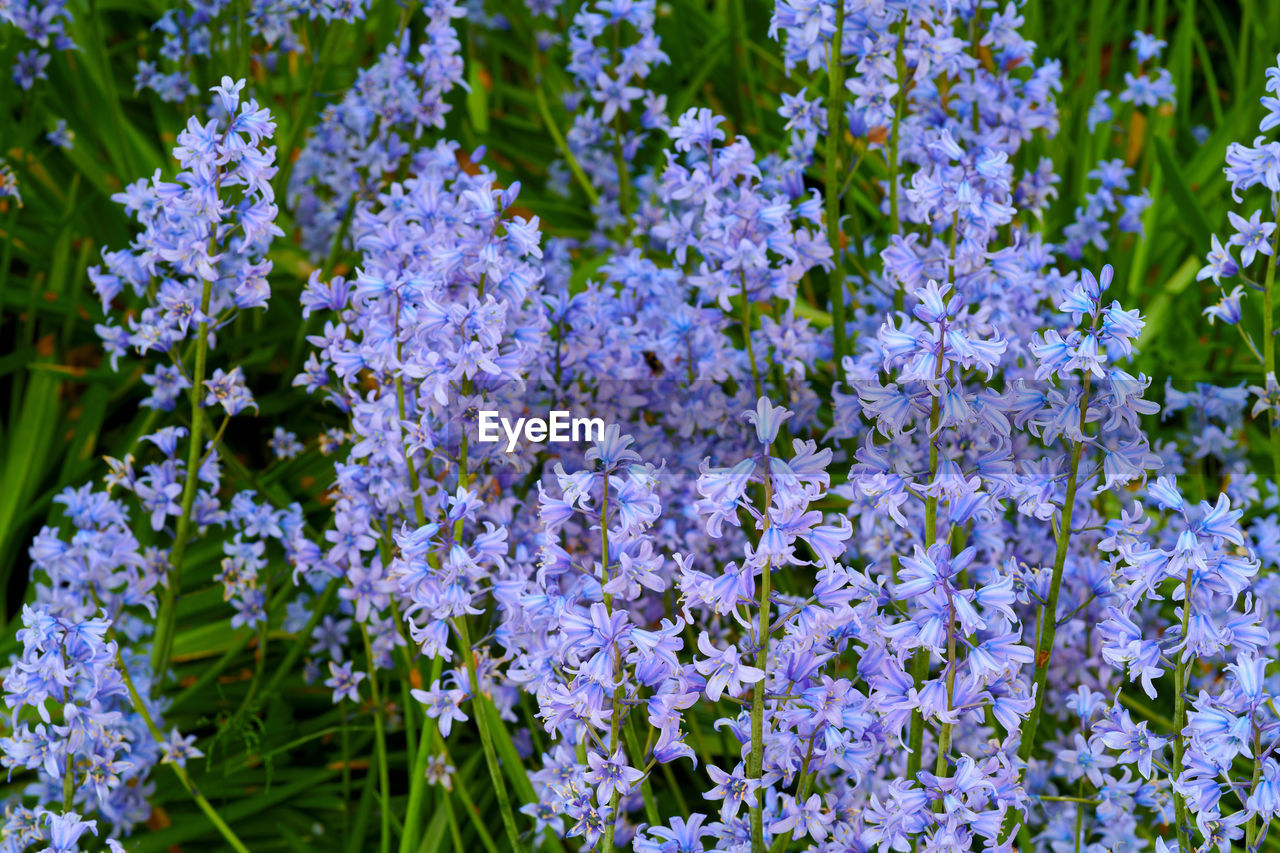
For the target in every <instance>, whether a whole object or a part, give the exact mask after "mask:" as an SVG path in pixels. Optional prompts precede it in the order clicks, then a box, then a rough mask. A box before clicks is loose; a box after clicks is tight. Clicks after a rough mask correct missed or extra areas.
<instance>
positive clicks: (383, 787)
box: [360, 622, 408, 853]
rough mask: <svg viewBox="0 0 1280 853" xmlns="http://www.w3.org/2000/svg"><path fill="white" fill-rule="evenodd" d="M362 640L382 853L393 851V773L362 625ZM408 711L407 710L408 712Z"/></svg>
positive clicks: (375, 672) (374, 667)
mask: <svg viewBox="0 0 1280 853" xmlns="http://www.w3.org/2000/svg"><path fill="white" fill-rule="evenodd" d="M360 638H361V640H363V641H364V656H365V659H366V660H367V661H368V662H369V692H370V693H371V694H372V696H373V727H374V733H375V738H374V746H375V747H376V749H377V752H378V786H379V790H380V792H381V799H382V805H381V808H380V809H379V810H378V811H379V813H380V816H381V818H382V834H381V839H380V841H379V844H378V849H379V850H381V851H382V853H390V850H391V773H390V769H389V768H388V766H387V733H386V731H385V727H384V723H383V719H382V712H383V710H384V709H383V707H382V699H381V697H380V695H379V693H378V667H377V665H375V664H374V661H373V647H372V645H371V644H370V643H369V629H368V628H366V627H365V625H364V623H363V622H362V623H360ZM407 710H408V709H406V711H407Z"/></svg>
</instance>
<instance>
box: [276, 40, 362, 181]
mask: <svg viewBox="0 0 1280 853" xmlns="http://www.w3.org/2000/svg"><path fill="white" fill-rule="evenodd" d="M338 30H339V27H338V26H336V25H335V26H331V27H329V28H328V29H327V30H326V32H325V34H324V43H323V44H322V45H321V47H320V61H319V62H318V63H308V65H309V67H310V71H311V73H309V74H308V75H307V91H306V93H305V94H304V95H303V96H302V105H301V106H300V107H299V109H298V111H297V112H296V113H295V114H294V115H293V117H292V118H293V121H292V122H291V123H290V126H289V135H288V137H286V140H285V144H284V147H283V148H281V149H280V154H279V160H280V162H281V163H282V164H283V165H281V166H280V172H279V173H278V174H277V175H276V180H275V194H276V198H283V197H284V193H286V192H287V191H288V189H289V174H290V173H291V172H292V171H293V149H294V148H295V147H296V146H297V144H298V142H299V141H300V140H301V139H302V131H303V130H304V129H305V128H306V127H307V125H308V124H309V123H310V122H309V121H308V115H307V114H308V113H309V112H311V101H312V99H313V98H314V97H315V93H316V82H317V81H318V80H320V79H322V78H323V77H324V75H325V72H326V71H328V70H329V63H330V61H332V59H333V49H334V47H335V46H336V45H337V43H338V39H337V34H338ZM354 203H355V200H354V199H352V204H354Z"/></svg>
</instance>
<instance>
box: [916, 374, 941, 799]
mask: <svg viewBox="0 0 1280 853" xmlns="http://www.w3.org/2000/svg"><path fill="white" fill-rule="evenodd" d="M939 366H941V361H939ZM941 418H942V411H941V408H940V407H939V403H938V398H937V396H934V398H933V403H932V404H931V405H930V407H929V481H930V482H933V479H934V477H936V476H937V473H938V442H937V441H936V440H935V438H934V434H935V433H936V432H937V431H938V422H939V421H940V420H941ZM937 539H938V498H937V497H936V496H934V495H930V496H928V497H927V498H925V502H924V547H925V550H928V549H929V546H931V545H933V544H934V543H935V542H937ZM911 666H912V669H911V678H912V681H913V682H914V683H915V686H916V689H917V690H918V689H919V688H920V686H921V685H922V684H924V680H925V679H926V678H927V677H928V675H929V652H928V650H926V649H918V650H917V651H916V653H915V654H914V655H913V656H912V659H911ZM907 746H908V749H910V752H909V753H908V754H907V779H908V781H910V780H914V779H915V778H916V775H917V774H918V773H919V772H920V767H921V765H922V764H923V761H924V756H923V755H921V752H922V751H923V750H924V715H923V714H921V713H920V709H919V708H915V709H913V710H912V711H911V728H910V730H909V735H908V744H907Z"/></svg>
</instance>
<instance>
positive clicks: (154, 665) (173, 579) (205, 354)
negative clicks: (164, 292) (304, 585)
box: [151, 279, 213, 685]
mask: <svg viewBox="0 0 1280 853" xmlns="http://www.w3.org/2000/svg"><path fill="white" fill-rule="evenodd" d="M212 295H213V282H212V281H211V280H209V279H205V281H204V285H203V287H202V289H201V291H200V315H201V316H202V317H206V318H207V317H208V315H209V300H210V298H211V297H212ZM195 346H196V354H195V367H194V369H193V371H192V376H191V393H190V398H191V441H190V442H189V444H188V447H187V470H186V472H185V474H186V481H185V482H184V483H183V485H182V514H181V515H180V516H178V526H177V530H176V532H175V533H174V535H173V550H172V551H171V552H170V555H169V576H168V578H167V580H168V583H167V584H165V589H164V596H163V597H162V598H161V601H160V612H159V614H158V616H157V618H156V635H155V641H154V643H153V644H152V646H151V672H152V677H153V678H154V679H155V681H154V685H159V684H160V683H162V682H163V681H164V673H165V670H166V669H168V667H169V656H170V655H171V654H172V652H173V628H174V622H175V619H176V617H177V613H176V607H177V599H178V589H179V587H180V586H181V585H182V560H183V557H184V556H185V555H186V550H187V539H188V538H189V536H190V535H191V510H192V507H193V506H194V505H195V500H196V486H197V484H198V483H199V482H200V457H201V451H202V450H203V448H202V447H201V446H200V438H201V433H202V429H203V427H204V419H203V418H202V417H201V416H202V415H203V412H201V410H200V403H201V400H202V398H203V397H204V375H205V370H206V368H207V366H208V359H209V321H208V320H207V319H205V320H202V321H201V322H200V325H199V326H198V327H197V329H196V341H195Z"/></svg>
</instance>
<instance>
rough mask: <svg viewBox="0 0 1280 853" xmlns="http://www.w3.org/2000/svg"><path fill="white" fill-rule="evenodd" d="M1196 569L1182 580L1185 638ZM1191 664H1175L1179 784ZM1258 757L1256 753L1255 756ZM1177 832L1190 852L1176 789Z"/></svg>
mask: <svg viewBox="0 0 1280 853" xmlns="http://www.w3.org/2000/svg"><path fill="white" fill-rule="evenodd" d="M1194 572H1195V568H1194V566H1187V576H1186V578H1184V579H1183V587H1182V590H1183V593H1182V637H1183V639H1184V640H1185V639H1186V636H1187V627H1188V626H1189V625H1190V624H1191V583H1192V581H1193V579H1194ZM1190 666H1191V662H1190V661H1188V662H1187V663H1186V664H1183V663H1182V661H1180V660H1175V661H1174V663H1173V691H1174V696H1173V767H1172V769H1171V771H1170V773H1169V775H1170V776H1171V777H1172V778H1173V779H1174V780H1175V781H1176V780H1177V778H1178V777H1179V776H1180V775H1182V756H1183V753H1184V751H1185V746H1184V744H1183V742H1182V730H1183V729H1184V728H1185V727H1186V724H1187V700H1186V693H1187V675H1188V670H1189V669H1190ZM1254 754H1255V755H1257V753H1256V752H1255V753H1254ZM1173 812H1174V831H1175V832H1176V833H1177V835H1178V849H1179V850H1189V849H1190V848H1189V847H1188V846H1187V803H1186V800H1184V799H1183V798H1182V795H1181V794H1180V793H1178V788H1177V786H1174V788H1173Z"/></svg>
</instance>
